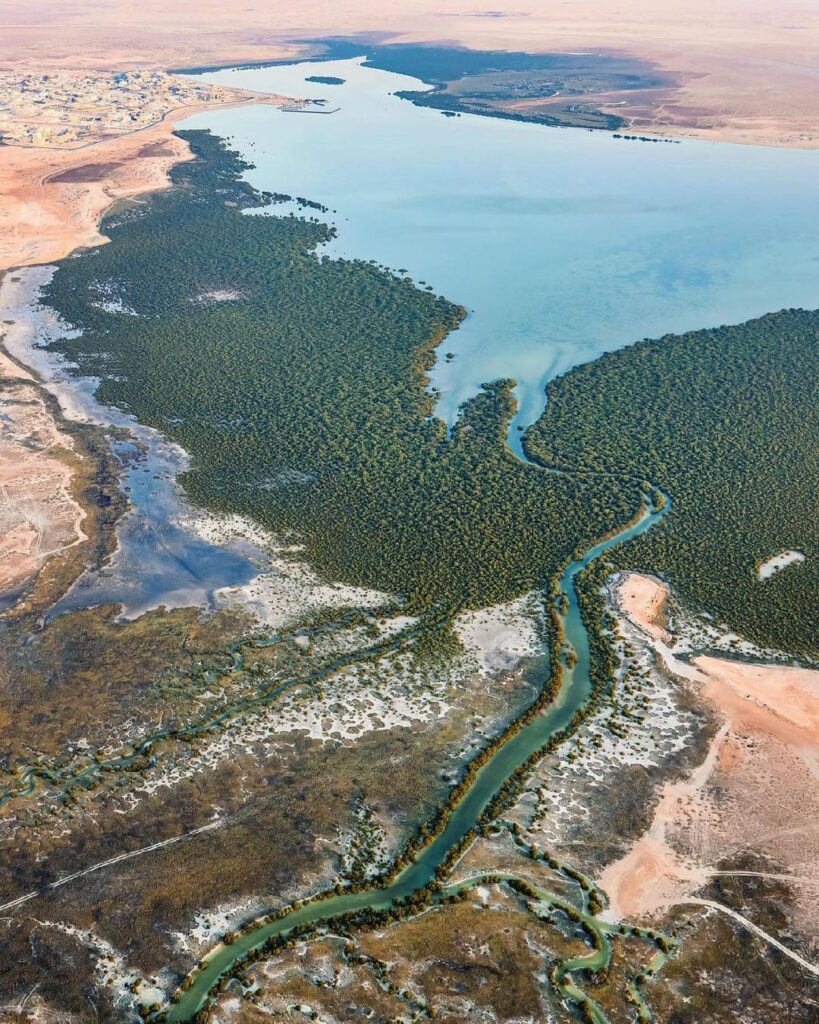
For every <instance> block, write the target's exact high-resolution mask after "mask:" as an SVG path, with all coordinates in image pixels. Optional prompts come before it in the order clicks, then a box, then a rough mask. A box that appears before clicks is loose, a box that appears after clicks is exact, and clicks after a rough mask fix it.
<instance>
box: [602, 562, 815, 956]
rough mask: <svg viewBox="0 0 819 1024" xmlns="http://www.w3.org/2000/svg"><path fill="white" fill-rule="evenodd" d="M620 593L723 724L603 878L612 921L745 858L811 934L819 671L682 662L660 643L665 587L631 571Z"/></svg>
mask: <svg viewBox="0 0 819 1024" xmlns="http://www.w3.org/2000/svg"><path fill="white" fill-rule="evenodd" d="M616 596H617V604H618V607H619V608H620V609H621V610H622V611H623V612H624V613H625V614H626V615H627V617H628V618H629V619H630V621H631V622H632V623H634V624H635V625H636V626H638V627H639V628H640V629H642V630H643V631H644V633H645V634H646V636H647V637H648V638H649V642H650V643H651V645H652V646H653V647H654V648H655V650H657V652H658V654H660V656H661V657H662V658H663V660H664V661H665V663H666V666H667V667H668V668H669V669H670V670H671V671H672V672H676V673H677V674H679V675H684V676H685V677H686V678H687V679H689V680H690V681H691V682H693V684H694V685H695V686H696V688H697V692H698V694H699V696H700V697H701V698H702V699H703V700H705V701H707V702H708V704H709V705H710V706H711V707H712V708H713V709H714V711H715V712H716V713H717V715H718V717H719V718H721V719H722V723H723V724H722V726H721V728H720V729H719V731H718V732H717V734H716V736H715V737H714V739H713V740H712V742H711V744H710V748H709V750H708V753H707V756H706V758H705V760H704V761H703V763H702V764H701V765H700V766H699V767H698V768H697V769H696V771H694V772H693V773H692V774H691V775H690V776H689V777H688V778H686V779H683V780H682V781H680V782H675V783H669V784H667V785H666V786H665V787H664V789H663V792H662V795H661V798H660V801H659V804H658V806H657V808H656V810H655V814H654V819H653V821H652V824H651V826H650V828H649V830H648V832H647V833H646V834H645V835H644V836H642V837H641V838H640V839H639V840H638V841H637V842H636V843H635V844H634V846H633V847H632V848H631V850H630V851H629V852H628V853H627V854H626V855H625V856H624V857H623V858H621V859H620V860H618V861H616V862H615V863H613V864H610V865H609V866H608V867H607V868H606V870H605V872H604V873H603V876H602V878H601V884H602V886H603V888H604V889H605V891H606V892H607V893H608V895H609V897H610V900H611V906H610V911H609V912H610V914H611V915H612V916H613V917H615V918H620V917H631V918H639V917H643V916H646V915H651V914H654V913H656V912H658V911H661V910H663V909H666V908H668V907H670V906H673V905H675V904H678V903H685V902H687V901H688V900H689V899H691V898H693V894H694V893H695V892H696V891H697V890H698V889H700V888H701V887H702V886H703V885H704V884H705V883H706V882H707V881H708V879H709V878H711V877H712V876H713V875H715V874H723V873H725V874H730V873H731V870H730V867H728V868H727V869H726V868H724V867H722V866H721V863H720V862H723V863H724V862H725V861H726V860H727V859H730V858H736V857H738V856H740V855H747V854H752V855H753V856H754V857H756V858H760V857H761V858H764V859H766V860H767V861H769V862H770V863H772V864H774V865H777V867H775V868H773V867H772V868H771V871H772V872H774V873H775V876H776V877H779V878H781V879H782V880H787V881H788V882H789V883H790V886H791V888H792V890H793V892H794V895H795V912H794V918H795V923H796V925H797V927H799V928H800V930H802V931H803V932H804V933H805V934H807V935H811V936H816V935H817V934H819V930H818V928H817V918H816V912H817V909H819V671H815V670H811V669H805V668H798V667H791V666H784V665H754V664H747V663H743V662H735V661H727V660H726V659H723V658H714V657H705V656H700V657H696V658H694V659H693V662H692V666H685V665H683V663H681V662H677V661H676V659H675V658H674V656H673V653H671V652H670V651H669V648H668V646H667V643H668V640H669V639H670V638H669V637H668V634H665V635H664V636H662V637H661V636H659V635H658V627H657V625H656V614H657V609H658V608H661V607H662V605H663V604H664V603H665V601H666V599H667V596H668V590H667V587H666V586H665V584H663V583H662V582H661V581H659V580H655V579H652V578H651V577H647V576H637V574H627V575H626V576H625V577H624V578H623V579H622V581H621V582H620V584H619V586H618V588H617V595H616ZM659 632H662V633H664V631H662V630H661V631H659ZM678 669H679V670H680V671H677V670H678ZM683 669H685V671H682V670H683Z"/></svg>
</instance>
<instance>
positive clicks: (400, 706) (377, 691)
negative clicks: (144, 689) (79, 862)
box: [121, 654, 455, 809]
mask: <svg viewBox="0 0 819 1024" xmlns="http://www.w3.org/2000/svg"><path fill="white" fill-rule="evenodd" d="M454 682H455V680H453V679H452V678H451V677H450V676H449V675H448V674H447V673H443V672H442V673H440V674H439V675H438V676H437V677H436V678H434V679H430V678H428V677H426V676H425V677H424V678H421V677H420V676H418V675H417V674H416V673H415V672H414V670H413V667H412V663H411V659H410V658H409V657H408V656H407V655H403V654H396V655H393V656H391V657H389V658H385V659H384V660H383V661H382V662H381V663H380V665H379V668H378V670H377V671H375V670H372V669H369V670H368V669H367V668H366V667H362V666H352V667H350V668H348V669H345V670H343V671H341V672H339V673H338V674H337V675H336V676H334V677H333V678H331V679H329V680H327V681H326V682H325V683H324V684H323V685H322V688H321V692H318V691H316V690H315V689H310V690H305V689H303V688H302V689H300V688H298V687H296V688H294V689H293V690H291V691H289V692H287V693H284V694H282V695H281V696H280V697H279V698H278V699H277V700H276V701H275V702H274V703H272V704H270V705H267V706H264V707H263V708H262V710H261V711H259V712H257V713H255V714H250V715H246V716H244V717H241V718H237V719H236V720H235V721H233V722H230V723H229V724H228V725H227V726H226V727H225V728H224V729H223V730H222V732H220V733H218V734H217V735H215V736H214V737H213V739H207V740H205V741H204V742H203V743H200V745H199V746H198V747H187V746H184V747H182V748H181V750H180V753H179V755H178V756H177V757H175V759H174V760H173V761H172V762H170V763H168V764H166V765H165V766H164V767H160V768H158V769H157V770H155V771H154V772H152V773H151V774H150V775H148V776H147V777H146V778H145V779H143V780H141V782H139V783H138V784H137V785H136V786H135V787H134V788H133V789H132V790H130V791H129V792H128V793H126V794H123V795H122V797H121V799H122V801H123V802H124V803H125V804H126V805H127V806H128V808H129V809H132V808H133V807H135V806H136V805H137V803H138V802H139V801H140V799H141V798H143V797H145V796H151V795H152V794H154V793H156V792H157V791H158V790H161V789H164V788H168V789H169V788H172V787H174V786H176V785H178V784H179V783H181V782H182V781H183V780H184V779H186V778H191V777H192V776H194V775H197V774H199V773H200V772H205V771H211V770H213V769H215V768H216V767H218V766H219V765H220V764H222V763H223V762H225V761H228V760H230V761H233V760H236V759H237V758H241V757H242V756H252V757H260V758H266V757H269V756H271V755H272V754H273V753H274V752H275V750H276V749H277V748H278V747H279V745H280V743H281V740H280V737H282V736H286V735H290V736H295V737H298V738H301V739H312V740H318V741H319V742H321V743H345V742H355V741H356V740H359V739H360V738H361V737H362V736H364V735H365V734H366V733H369V732H375V731H382V730H391V729H398V728H404V729H407V728H410V727H412V726H416V727H417V726H418V725H423V724H426V723H430V722H433V721H435V720H436V719H440V718H443V717H445V716H446V715H447V714H448V713H449V711H450V710H451V705H450V704H449V703H448V701H447V700H446V696H445V694H446V691H447V689H448V687H449V686H451V685H453V683H454Z"/></svg>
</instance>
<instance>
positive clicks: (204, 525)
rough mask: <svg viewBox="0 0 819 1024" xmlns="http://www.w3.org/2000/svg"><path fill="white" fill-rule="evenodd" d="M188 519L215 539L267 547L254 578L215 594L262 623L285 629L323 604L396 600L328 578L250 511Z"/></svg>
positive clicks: (367, 605) (381, 603)
mask: <svg viewBox="0 0 819 1024" xmlns="http://www.w3.org/2000/svg"><path fill="white" fill-rule="evenodd" d="M184 525H185V526H187V527H189V528H191V529H193V530H195V531H196V532H197V533H198V534H199V535H200V536H201V537H202V538H203V539H204V540H207V541H209V542H210V543H212V544H218V545H228V544H232V543H236V542H237V541H245V542H247V543H249V544H252V545H253V546H254V547H255V548H257V549H258V550H259V551H261V552H263V553H264V557H265V564H264V568H263V570H262V572H260V573H259V575H258V576H256V577H255V578H254V579H252V580H251V581H250V583H247V584H245V585H244V586H242V587H224V588H223V589H221V590H218V591H217V592H216V595H215V599H216V603H217V605H219V606H221V607H223V608H229V609H243V610H246V611H249V612H250V613H251V614H252V615H254V616H255V618H256V619H257V620H258V622H259V624H260V625H263V626H268V627H270V628H271V629H281V628H282V627H284V626H287V625H290V624H292V623H294V622H297V621H300V620H303V619H304V618H305V617H306V615H307V614H309V613H310V612H313V611H318V610H319V609H322V608H349V607H355V608H379V607H384V606H386V605H390V604H392V605H394V604H395V603H396V602H395V599H394V598H392V597H390V595H389V594H384V593H382V592H381V591H378V590H365V589H363V588H361V587H349V586H346V585H344V584H341V583H326V582H324V581H322V580H321V579H319V577H318V576H317V575H316V573H315V572H314V571H313V570H312V569H311V568H310V567H309V566H308V565H307V564H306V563H305V562H302V561H299V560H298V558H295V557H293V556H295V555H297V554H298V553H299V551H300V550H301V548H299V547H298V546H295V545H289V546H288V545H285V544H281V543H279V542H277V541H276V539H275V538H274V537H273V536H272V535H271V534H269V533H268V532H267V531H266V530H264V529H263V528H262V527H261V526H259V525H258V524H257V523H254V522H253V521H252V520H251V519H247V518H245V517H244V516H240V515H227V516H220V515H214V514H210V513H202V514H196V515H191V517H190V520H189V521H187V522H186V523H185V524H184Z"/></svg>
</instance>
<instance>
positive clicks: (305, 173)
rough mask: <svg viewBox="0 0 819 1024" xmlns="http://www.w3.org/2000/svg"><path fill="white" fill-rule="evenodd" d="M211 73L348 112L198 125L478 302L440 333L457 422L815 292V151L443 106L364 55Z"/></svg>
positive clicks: (354, 242) (448, 404)
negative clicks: (487, 386) (502, 396)
mask: <svg viewBox="0 0 819 1024" xmlns="http://www.w3.org/2000/svg"><path fill="white" fill-rule="evenodd" d="M315 74H326V75H333V76H338V77H340V78H343V79H345V84H344V85H343V86H327V85H318V84H315V83H309V82H306V81H305V78H306V77H307V76H308V75H315ZM201 77H202V78H203V79H205V80H209V81H214V82H219V83H222V84H225V85H233V86H239V87H242V88H250V89H257V90H261V91H267V92H273V93H282V94H285V95H289V96H299V97H309V98H324V99H326V100H327V105H326V108H325V109H326V110H328V111H329V110H332V111H334V112H332V113H287V112H283V111H281V110H279V109H277V108H275V107H272V106H255V107H245V108H241V109H237V110H227V111H221V112H216V113H207V114H200V115H197V116H195V117H192V118H190V119H189V120H187V121H186V122H185V124H184V125H183V127H185V128H209V129H211V130H212V131H213V132H215V133H216V134H218V135H220V136H222V137H224V138H226V139H228V140H229V141H230V143H231V145H232V146H233V147H234V148H236V149H238V150H240V151H241V153H242V154H243V155H244V156H245V157H246V158H247V159H248V160H250V161H252V162H253V163H254V164H255V165H256V166H255V168H254V169H253V170H251V171H249V172H248V175H247V177H248V180H249V181H251V182H252V183H253V184H254V185H255V186H257V187H258V188H260V189H269V190H271V191H277V192H285V193H289V194H292V195H294V196H295V195H297V196H304V197H306V198H308V199H311V200H315V201H318V202H321V203H323V204H325V205H326V206H328V207H329V208H330V209H331V210H332V211H335V212H334V213H332V214H329V215H327V219H329V220H330V221H331V222H332V223H334V224H335V225H336V226H337V228H338V239H337V241H336V242H334V243H333V245H332V247H331V249H330V252H332V253H337V254H343V255H346V256H356V257H361V258H363V259H375V260H377V261H378V262H379V263H384V264H386V265H388V266H389V267H391V268H394V269H399V268H406V269H407V270H408V272H409V273H410V274H411V275H412V277H413V278H414V279H415V280H416V281H419V280H421V281H425V282H427V283H429V284H431V285H432V286H433V287H434V289H435V291H436V292H438V293H442V294H444V295H446V296H447V297H448V298H450V299H452V300H454V301H456V302H460V303H462V304H463V305H464V306H466V307H467V309H468V310H469V311H470V316H469V319H468V320H467V321H466V322H465V323H464V325H463V326H462V327H461V329H460V330H459V331H458V332H457V333H456V334H455V335H452V336H451V337H450V338H449V339H448V340H447V341H446V342H445V343H444V348H445V349H446V350H447V351H452V352H454V353H455V355H456V358H455V359H454V360H453V361H451V362H447V361H445V360H444V359H439V360H438V363H437V365H436V368H435V370H434V371H433V386H434V387H436V388H438V389H439V390H440V391H441V393H442V396H441V399H440V402H439V406H438V408H439V413H440V415H441V416H442V417H443V418H445V419H446V420H447V421H449V422H450V423H451V422H452V420H453V419H454V418H455V417H456V416H457V411H458V407H459V405H460V404H461V403H462V402H463V401H464V400H465V399H466V398H468V397H469V396H470V395H472V394H474V392H475V390H476V389H477V388H478V387H479V385H480V384H481V383H482V382H484V381H488V380H495V379H497V378H499V377H513V378H515V379H516V380H517V381H518V399H519V402H520V413H519V417H518V421H517V422H518V423H520V424H523V425H526V424H529V423H531V422H532V421H533V420H534V419H536V418H537V416H538V414H539V412H540V410H541V409H542V407H543V401H544V398H543V387H544V384H545V383H546V381H548V380H549V379H550V378H551V377H553V376H555V375H556V374H559V373H561V372H562V371H564V370H566V369H568V368H569V367H571V366H573V365H575V364H577V363H581V362H585V361H587V360H589V359H591V358H593V357H594V356H595V355H597V354H598V353H600V352H603V351H606V350H610V349H614V348H619V347H621V346H623V345H627V344H629V343H631V342H634V341H637V340H639V339H641V338H643V337H654V336H659V335H662V334H665V333H668V332H679V331H684V330H688V329H693V328H699V327H710V326H716V325H719V324H723V323H734V322H739V321H742V320H746V319H748V318H750V317H753V316H756V315H759V314H761V313H764V312H767V311H770V310H776V309H780V308H782V307H788V306H807V307H816V306H819V221H818V220H817V211H819V154H817V153H814V152H802V151H796V150H784V149H763V148H757V147H751V146H730V145H721V144H715V143H703V142H688V141H686V142H683V143H682V144H679V145H672V144H667V143H654V144H649V143H641V142H629V141H624V140H617V139H613V138H612V137H611V136H609V135H607V134H603V133H593V132H587V131H582V130H576V129H553V128H546V127H542V126H538V125H532V124H523V123H517V122H511V121H502V120H498V119H492V118H485V117H478V116H473V115H463V116H461V117H445V116H443V115H442V114H441V113H440V112H439V111H435V110H431V109H426V108H421V107H416V106H414V105H413V104H412V103H410V102H408V101H406V100H401V99H399V98H397V97H396V96H395V95H393V94H394V93H395V92H396V91H398V90H400V89H422V88H426V87H425V86H423V85H421V83H419V82H417V81H416V80H414V79H411V78H406V77H404V76H402V75H395V74H391V73H389V72H384V71H378V70H374V69H372V68H367V67H366V66H363V65H362V63H361V61H360V60H345V61H328V62H324V63H320V64H316V63H300V64H293V65H288V66H283V67H273V68H255V69H248V70H238V69H230V70H224V71H219V72H216V73H209V74H206V75H202V76H201ZM336 108H337V109H336ZM275 209H281V208H275ZM308 213H312V211H308ZM322 216H324V215H322ZM513 436H514V432H513Z"/></svg>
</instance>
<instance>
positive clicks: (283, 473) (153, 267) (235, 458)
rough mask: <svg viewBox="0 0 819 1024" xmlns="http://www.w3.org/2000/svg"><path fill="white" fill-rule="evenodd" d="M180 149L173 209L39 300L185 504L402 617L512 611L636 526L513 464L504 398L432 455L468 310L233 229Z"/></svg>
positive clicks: (154, 204) (235, 164)
mask: <svg viewBox="0 0 819 1024" xmlns="http://www.w3.org/2000/svg"><path fill="white" fill-rule="evenodd" d="M185 137H186V138H187V139H188V140H189V141H190V142H191V143H192V144H193V145H194V147H195V149H196V152H197V154H198V156H199V159H198V160H196V161H194V162H193V163H190V164H184V165H182V166H181V167H179V168H177V169H176V170H175V172H174V179H175V183H176V186H177V187H176V188H175V189H174V190H172V191H171V192H169V193H161V194H159V195H157V196H156V197H154V198H153V199H152V200H151V202H150V204H149V206H148V211H147V213H140V212H139V211H134V212H132V213H130V214H129V215H127V216H125V217H124V218H120V220H119V221H118V222H115V223H114V224H109V225H107V226H106V232H107V233H109V234H110V236H111V239H112V241H111V243H110V244H109V245H106V246H103V247H101V248H99V249H96V250H93V251H92V252H90V253H88V254H86V255H84V256H82V257H81V258H79V259H69V260H66V261H64V262H63V263H62V264H61V265H60V268H59V270H58V271H57V273H56V274H55V276H54V278H53V281H52V283H51V285H50V287H49V289H48V291H47V294H46V300H47V301H48V302H49V303H50V304H51V305H53V306H54V307H55V308H56V309H58V310H59V312H60V313H61V314H62V315H63V316H64V317H65V319H66V320H67V321H68V322H70V323H71V324H73V325H75V326H76V327H78V328H80V329H81V331H82V334H81V335H80V336H79V337H75V338H66V339H63V340H62V341H60V342H59V343H58V345H57V346H56V347H57V348H59V350H60V351H62V352H64V353H65V354H66V355H67V356H68V357H69V358H70V359H72V360H75V361H76V362H77V364H78V366H79V370H80V372H81V373H83V374H92V375H95V376H98V377H99V378H100V380H101V383H100V388H99V395H100V397H101V399H102V400H103V401H105V402H108V403H112V404H115V405H118V406H120V407H122V408H125V409H128V410H130V411H132V412H133V413H134V414H135V415H136V416H137V417H138V418H139V419H140V420H141V421H142V422H145V423H149V424H151V425H153V426H156V427H158V428H159V429H160V430H162V431H163V432H164V433H166V434H167V435H169V436H170V437H172V438H173V439H174V440H176V441H178V442H179V443H180V444H181V445H182V446H183V447H184V448H185V449H186V450H187V451H188V452H189V453H190V454H191V455H192V457H193V464H192V468H191V471H190V472H188V473H187V474H186V475H185V476H184V477H183V480H182V482H183V484H184V486H185V487H186V489H187V491H188V493H189V495H190V496H191V497H192V498H193V499H194V500H195V501H197V502H200V503H202V504H203V505H207V506H209V507H212V508H216V509H221V510H223V511H226V512H240V513H244V514H248V515H251V516H253V517H254V518H255V519H257V520H258V521H259V522H261V523H262V524H264V525H265V526H266V527H268V528H270V529H271V530H274V531H275V532H277V533H278V534H280V535H286V536H289V537H291V538H292V539H293V540H294V541H297V542H299V543H302V544H304V546H305V557H306V558H307V559H308V561H309V562H310V563H311V564H312V565H314V566H315V567H317V568H318V569H319V570H320V571H322V572H324V573H325V574H326V575H327V576H329V577H330V578H334V579H340V580H344V581H346V582H351V583H355V584H359V585H363V586H368V587H375V588H378V589H382V590H385V591H388V592H390V593H397V594H401V595H404V596H405V597H406V598H407V599H408V601H409V603H410V606H411V608H412V609H413V610H417V611H425V610H429V609H431V608H433V607H436V608H440V609H442V610H445V611H446V610H450V609H452V608H455V607H459V606H481V605H486V604H491V603H494V602H497V601H502V600H505V599H507V598H510V597H512V596H514V595H517V594H519V593H522V592H524V591H525V590H527V589H529V588H530V587H532V586H533V585H536V584H537V583H539V582H542V581H544V580H546V579H548V578H550V577H551V576H552V575H553V574H554V573H555V571H556V569H557V568H558V567H559V566H560V565H561V563H563V562H564V561H565V560H566V559H567V558H568V557H569V555H570V554H571V553H572V552H573V551H574V550H575V548H577V547H578V546H580V547H585V546H586V545H588V543H589V542H591V541H592V540H593V539H594V538H596V537H598V536H599V535H601V534H604V533H606V532H608V531H610V530H611V529H613V528H615V527H617V526H619V525H621V524H622V523H623V522H625V521H627V520H628V519H629V518H631V517H632V516H633V515H634V513H635V512H636V510H637V509H638V508H639V505H640V495H639V489H638V487H637V486H636V485H633V484H631V485H627V486H623V487H618V488H611V487H610V486H609V485H608V482H606V481H602V480H599V479H597V478H588V479H580V478H577V477H574V476H566V475H558V474H548V473H544V472H542V471H541V470H539V469H538V468H536V467H533V466H527V465H525V464H523V463H521V462H520V461H519V460H518V459H516V458H515V457H514V456H513V455H512V454H511V452H510V451H509V450H508V449H507V448H506V446H505V444H504V443H503V438H504V436H505V432H506V429H507V424H508V421H509V418H510V416H511V415H512V413H513V411H514V405H513V400H512V397H511V391H510V387H511V384H512V382H510V381H502V382H497V383H494V384H491V385H488V386H486V387H485V388H484V389H483V391H482V392H481V393H480V394H479V395H478V396H477V397H476V398H475V399H474V400H473V401H471V402H470V403H469V404H468V406H467V407H466V410H465V413H464V416H463V419H462V421H461V422H460V423H459V425H458V427H457V428H456V429H455V431H454V432H453V435H452V437H451V438H447V436H446V431H445V428H444V425H443V423H442V422H441V421H440V420H438V419H435V418H434V417H433V415H432V413H433V402H432V399H431V398H430V397H429V395H427V394H426V392H425V391H424V385H425V382H426V378H425V372H426V370H427V369H428V368H429V366H430V365H431V363H432V361H433V359H434V355H433V350H434V348H435V346H436V345H437V344H438V343H439V342H440V341H441V340H442V339H443V338H444V336H445V335H446V333H447V332H448V331H450V330H453V329H455V328H456V327H457V326H458V323H459V322H460V320H461V318H462V317H463V315H464V314H463V310H462V309H461V308H460V307H458V306H455V305H453V304H452V303H451V302H448V301H447V300H445V299H443V298H440V297H435V296H434V295H432V294H430V293H428V292H426V291H423V290H421V289H420V288H417V287H416V286H415V285H414V284H413V283H412V282H411V281H410V280H409V278H405V277H400V276H398V275H396V274H392V273H388V272H386V271H385V270H383V269H381V268H379V267H377V266H375V265H373V264H370V263H366V262H362V261H359V260H343V259H330V258H328V257H326V256H323V255H322V254H321V252H320V245H321V243H323V242H326V241H327V240H328V239H329V238H330V237H331V235H332V229H331V228H328V227H327V226H326V225H323V224H319V223H317V222H315V221H313V220H305V219H301V218H297V217H294V216H289V217H281V216H268V215H262V216H248V215H247V214H246V213H245V212H243V210H244V209H246V208H248V207H251V206H259V205H261V204H262V203H263V202H264V197H262V196H260V195H259V194H258V193H256V192H254V191H253V190H251V189H250V187H249V186H247V185H245V184H244V183H243V182H241V180H240V178H239V175H240V173H241V171H242V170H243V168H244V165H243V164H242V162H241V161H240V160H239V159H237V157H236V156H235V155H234V154H232V153H228V152H226V151H225V149H224V148H223V146H222V145H221V143H220V142H219V141H218V140H217V139H215V138H214V137H212V136H210V135H209V134H207V133H202V132H195V133H194V132H191V133H185ZM101 295H102V296H107V297H109V298H110V297H111V296H112V295H113V296H115V297H116V298H117V299H118V300H119V304H121V307H122V308H123V309H124V310H126V311H125V312H111V311H110V310H111V308H112V304H111V303H110V302H100V301H99V297H100V296H101Z"/></svg>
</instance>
